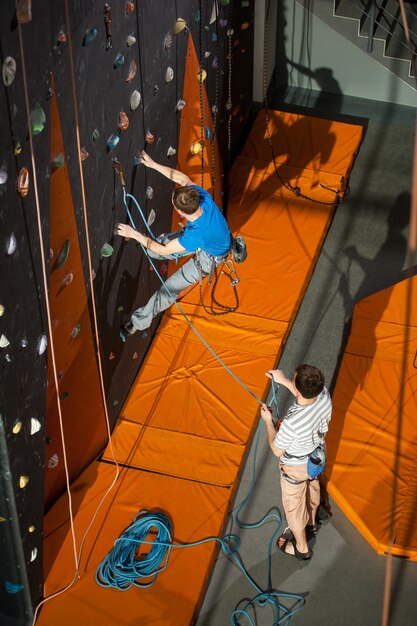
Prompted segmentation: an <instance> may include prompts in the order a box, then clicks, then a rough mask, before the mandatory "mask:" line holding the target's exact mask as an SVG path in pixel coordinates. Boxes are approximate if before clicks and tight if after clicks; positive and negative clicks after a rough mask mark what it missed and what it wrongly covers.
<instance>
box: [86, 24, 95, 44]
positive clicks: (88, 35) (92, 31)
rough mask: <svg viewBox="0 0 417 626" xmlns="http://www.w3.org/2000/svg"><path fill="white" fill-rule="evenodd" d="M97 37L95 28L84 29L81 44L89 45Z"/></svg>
mask: <svg viewBox="0 0 417 626" xmlns="http://www.w3.org/2000/svg"><path fill="white" fill-rule="evenodd" d="M96 37H97V28H89V29H88V30H86V31H85V33H84V37H83V46H89V45H90V43H92V42H93V41H94V39H95V38H96Z"/></svg>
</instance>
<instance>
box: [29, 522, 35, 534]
mask: <svg viewBox="0 0 417 626" xmlns="http://www.w3.org/2000/svg"><path fill="white" fill-rule="evenodd" d="M35 530H36V528H35V526H34V525H33V524H31V525H30V526H29V528H28V531H29V532H30V533H34V532H35Z"/></svg>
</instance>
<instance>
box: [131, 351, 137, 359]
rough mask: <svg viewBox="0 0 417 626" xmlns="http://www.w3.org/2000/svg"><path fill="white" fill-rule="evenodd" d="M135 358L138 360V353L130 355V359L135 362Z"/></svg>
mask: <svg viewBox="0 0 417 626" xmlns="http://www.w3.org/2000/svg"><path fill="white" fill-rule="evenodd" d="M137 358H138V353H137V352H134V353H133V355H132V359H133V360H134V361H136V359H137Z"/></svg>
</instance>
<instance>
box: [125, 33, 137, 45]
mask: <svg viewBox="0 0 417 626" xmlns="http://www.w3.org/2000/svg"><path fill="white" fill-rule="evenodd" d="M135 43H136V37H134V36H133V35H128V36H127V39H126V45H127V47H128V48H131V47H132V46H134V45H135Z"/></svg>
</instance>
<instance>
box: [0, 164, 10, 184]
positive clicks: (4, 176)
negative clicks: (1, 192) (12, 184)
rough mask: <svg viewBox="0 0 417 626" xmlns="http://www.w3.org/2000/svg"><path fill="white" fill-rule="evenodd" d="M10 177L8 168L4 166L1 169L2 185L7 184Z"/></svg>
mask: <svg viewBox="0 0 417 626" xmlns="http://www.w3.org/2000/svg"><path fill="white" fill-rule="evenodd" d="M8 177H9V175H8V173H7V167H6V166H5V165H2V166H1V167H0V185H4V184H5V183H6V182H7V179H8Z"/></svg>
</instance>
